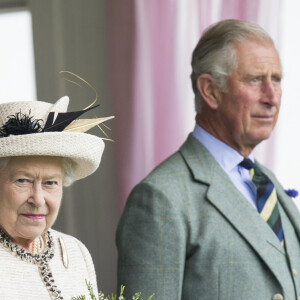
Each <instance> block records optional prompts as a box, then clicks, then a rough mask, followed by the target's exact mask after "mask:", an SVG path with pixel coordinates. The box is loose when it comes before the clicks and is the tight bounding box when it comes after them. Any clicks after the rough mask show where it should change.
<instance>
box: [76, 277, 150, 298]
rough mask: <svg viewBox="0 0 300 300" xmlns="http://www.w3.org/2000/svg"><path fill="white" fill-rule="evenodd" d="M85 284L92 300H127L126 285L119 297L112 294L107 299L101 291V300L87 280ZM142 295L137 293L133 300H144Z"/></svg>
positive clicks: (122, 287) (82, 296) (122, 286)
mask: <svg viewBox="0 0 300 300" xmlns="http://www.w3.org/2000/svg"><path fill="white" fill-rule="evenodd" d="M85 283H86V286H87V288H88V291H89V294H90V298H91V300H126V299H125V298H124V296H123V293H124V289H125V286H124V285H121V291H120V296H119V297H118V296H117V295H114V294H111V295H110V296H108V297H105V296H104V294H103V293H102V292H101V291H100V292H99V295H98V297H99V298H97V297H96V296H95V294H94V291H93V286H92V284H91V283H90V282H88V281H87V280H85ZM141 295H142V293H135V294H134V296H133V297H132V300H143V298H141V299H140V297H141ZM153 296H154V294H152V295H151V296H150V297H149V298H148V299H147V300H151V299H152V297H153ZM71 300H87V299H86V297H85V296H84V295H81V296H77V297H72V298H71Z"/></svg>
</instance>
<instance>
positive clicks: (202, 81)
mask: <svg viewBox="0 0 300 300" xmlns="http://www.w3.org/2000/svg"><path fill="white" fill-rule="evenodd" d="M197 88H198V91H199V93H200V94H201V96H202V98H203V100H204V102H205V103H206V104H207V105H208V106H209V107H210V108H211V109H217V108H218V106H219V101H220V96H221V95H220V91H219V88H218V87H217V86H216V84H215V83H214V82H213V80H212V78H211V75H209V74H202V75H200V76H199V77H198V79H197Z"/></svg>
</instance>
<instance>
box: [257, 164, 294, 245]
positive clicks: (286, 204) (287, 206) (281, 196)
mask: <svg viewBox="0 0 300 300" xmlns="http://www.w3.org/2000/svg"><path fill="white" fill-rule="evenodd" d="M259 166H260V168H261V169H262V170H263V171H264V172H265V173H266V174H267V176H269V178H270V179H271V180H272V182H273V183H274V186H275V188H276V191H277V195H278V201H279V202H280V204H281V205H282V207H283V209H284V210H285V212H286V214H287V216H288V217H289V220H290V221H291V223H292V224H293V227H294V229H295V232H296V234H297V236H298V239H299V240H300V215H299V210H298V208H297V207H296V205H295V203H294V202H293V200H292V199H291V198H290V197H289V196H288V195H287V194H286V193H285V192H284V189H283V187H282V186H281V184H280V183H279V182H278V180H277V178H276V177H275V176H274V174H272V173H271V172H270V171H269V170H268V169H266V168H264V167H263V166H261V165H259ZM283 229H284V228H283Z"/></svg>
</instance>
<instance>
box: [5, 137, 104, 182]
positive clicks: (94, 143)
mask: <svg viewBox="0 0 300 300" xmlns="http://www.w3.org/2000/svg"><path fill="white" fill-rule="evenodd" d="M104 147H105V145H104V142H103V141H102V139H101V138H99V137H97V136H94V135H91V134H88V133H81V132H42V133H32V134H25V135H10V136H8V137H4V138H0V157H13V156H59V157H68V158H70V159H71V160H73V161H74V162H75V163H76V168H75V172H74V180H78V179H81V178H84V177H86V176H88V175H90V174H92V173H93V172H95V171H96V169H97V168H98V166H99V164H100V161H101V157H102V153H103V151H104Z"/></svg>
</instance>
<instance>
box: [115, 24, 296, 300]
mask: <svg viewBox="0 0 300 300" xmlns="http://www.w3.org/2000/svg"><path fill="white" fill-rule="evenodd" d="M192 69H193V71H192V76H191V78H192V84H193V89H194V92H195V99H196V111H197V117H196V126H195V129H194V131H193V133H192V134H190V136H189V137H188V139H187V141H186V142H185V143H184V144H183V146H182V147H181V148H180V150H179V151H178V152H177V153H175V154H174V155H173V156H171V157H170V158H168V159H167V160H166V161H165V162H163V163H162V164H161V165H160V166H158V167H157V168H156V169H155V170H154V171H153V172H152V173H151V174H150V175H149V176H147V177H146V179H144V180H143V181H142V182H141V183H140V184H138V185H137V186H136V187H135V189H134V190H133V192H132V193H131V195H130V197H129V199H128V202H127V204H126V208H125V211H124V213H123V216H122V218H121V220H120V223H119V227H118V231H117V246H118V250H119V265H118V280H119V283H120V284H121V283H122V284H124V285H125V286H126V290H127V292H128V294H127V295H129V294H130V293H132V291H135V290H139V291H141V292H143V294H144V295H145V296H147V294H151V293H152V292H154V293H155V294H156V296H155V299H161V300H167V299H170V300H171V299H172V300H174V299H184V300H187V299H193V300H195V299H207V300H212V299H239V300H240V299H247V300H249V299H253V300H258V299H259V300H260V299H264V300H266V299H274V300H275V299H277V300H279V299H289V300H290V299H300V298H299V296H300V274H299V275H298V272H300V243H299V238H300V215H299V213H298V211H297V208H296V207H295V205H294V204H293V202H292V200H291V199H290V198H289V197H288V196H287V195H286V194H285V192H284V190H283V188H282V186H281V185H280V184H279V182H278V181H277V179H276V178H275V176H274V175H273V174H272V173H271V172H270V171H269V170H267V169H266V168H264V167H263V166H261V165H260V164H259V163H258V162H257V161H255V160H254V158H253V154H252V150H253V149H254V147H255V146H256V145H257V144H259V143H260V142H261V141H263V140H265V139H267V138H268V137H269V136H270V134H271V132H272V130H273V128H274V126H275V124H276V121H277V117H278V113H279V108H280V101H281V84H280V82H281V77H282V71H281V65H280V59H279V57H278V53H277V51H276V49H275V47H274V44H273V42H272V40H271V38H270V37H269V36H268V34H267V33H266V32H265V31H264V30H263V29H262V28H260V27H259V26H257V25H255V24H251V23H248V22H243V21H238V20H226V21H222V22H219V23H217V24H215V25H214V26H212V27H210V28H209V29H208V30H207V31H206V32H205V33H204V35H203V36H202V37H201V39H200V41H199V43H198V45H197V46H196V48H195V50H194V52H193V58H192Z"/></svg>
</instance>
